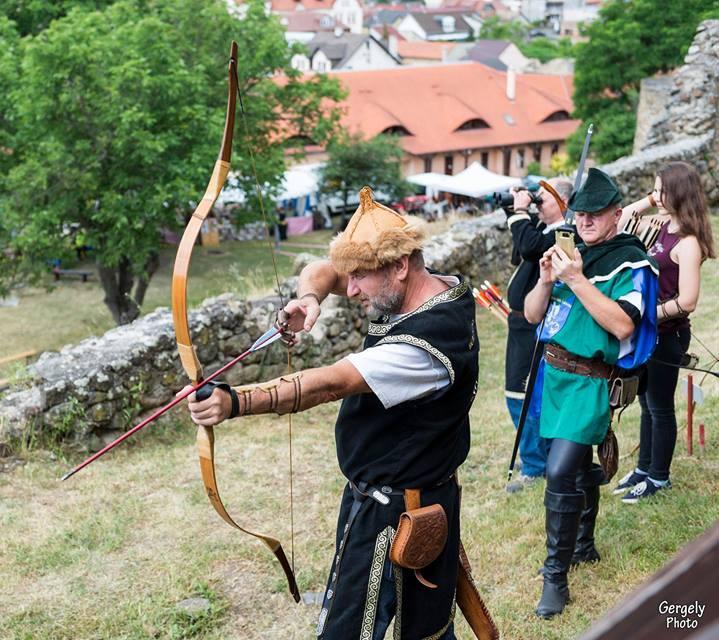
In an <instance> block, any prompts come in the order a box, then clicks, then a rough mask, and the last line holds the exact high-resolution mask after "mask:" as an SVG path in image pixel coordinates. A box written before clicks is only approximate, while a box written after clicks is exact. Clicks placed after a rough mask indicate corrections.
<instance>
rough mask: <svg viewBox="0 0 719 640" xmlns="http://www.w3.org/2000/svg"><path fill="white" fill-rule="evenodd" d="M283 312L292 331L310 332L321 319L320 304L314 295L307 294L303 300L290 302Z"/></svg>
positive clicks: (297, 299) (298, 299) (296, 299)
mask: <svg viewBox="0 0 719 640" xmlns="http://www.w3.org/2000/svg"><path fill="white" fill-rule="evenodd" d="M283 311H284V313H285V322H286V324H287V328H288V329H289V330H290V331H292V332H294V333H298V332H300V331H303V330H304V331H310V330H311V329H312V327H314V326H315V322H317V318H319V317H320V303H319V302H318V300H317V298H316V297H315V296H314V294H305V295H304V296H302V297H301V298H295V299H294V300H290V301H289V302H288V303H287V304H286V305H285V308H284V310H283Z"/></svg>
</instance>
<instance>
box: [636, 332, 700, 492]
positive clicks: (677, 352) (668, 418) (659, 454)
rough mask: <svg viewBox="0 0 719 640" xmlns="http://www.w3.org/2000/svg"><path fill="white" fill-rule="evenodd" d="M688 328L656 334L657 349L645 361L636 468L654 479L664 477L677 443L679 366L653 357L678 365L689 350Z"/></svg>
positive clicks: (689, 333) (667, 472) (667, 474)
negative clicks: (676, 407) (644, 389)
mask: <svg viewBox="0 0 719 640" xmlns="http://www.w3.org/2000/svg"><path fill="white" fill-rule="evenodd" d="M690 340H691V331H690V330H689V329H688V328H687V329H680V330H679V331H672V332H671V333H664V334H659V339H658V341H657V348H656V349H655V350H654V355H653V356H652V359H650V360H649V362H648V363H647V390H646V392H645V393H644V394H643V395H641V396H639V404H640V405H641V407H642V416H641V420H640V423H639V464H638V466H639V468H640V469H641V470H642V471H646V472H647V473H648V474H649V477H651V478H653V479H654V480H668V479H669V467H670V466H671V464H672V458H673V457H674V447H675V445H676V442H677V417H676V411H675V408H674V392H675V391H676V388H677V381H678V380H679V369H678V368H677V367H671V366H669V365H666V364H660V363H658V362H655V361H654V360H655V359H656V360H662V361H664V362H672V363H676V364H679V361H680V360H681V357H682V356H683V355H684V354H685V353H686V352H687V350H688V349H689V341H690Z"/></svg>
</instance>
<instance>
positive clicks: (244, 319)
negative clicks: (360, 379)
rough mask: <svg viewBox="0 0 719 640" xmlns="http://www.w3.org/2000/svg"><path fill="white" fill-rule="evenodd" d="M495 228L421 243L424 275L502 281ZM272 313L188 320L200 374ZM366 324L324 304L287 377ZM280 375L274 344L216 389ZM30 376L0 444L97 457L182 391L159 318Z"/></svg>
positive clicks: (271, 302)
mask: <svg viewBox="0 0 719 640" xmlns="http://www.w3.org/2000/svg"><path fill="white" fill-rule="evenodd" d="M504 221H505V217H504V215H503V214H501V213H496V214H492V215H489V216H485V217H483V218H477V219H472V220H467V221H461V222H458V223H455V224H454V225H453V226H452V227H451V228H450V229H449V230H448V231H447V232H446V233H443V234H441V235H440V236H437V237H436V238H434V239H433V240H431V241H430V242H429V243H428V245H427V248H426V252H425V256H426V261H427V264H428V266H430V267H432V268H434V269H437V270H439V271H443V272H448V273H462V274H464V275H466V276H468V277H469V278H470V279H472V280H474V281H475V282H477V281H481V280H483V279H484V278H490V279H495V280H498V281H500V282H502V281H504V280H505V278H506V277H507V276H508V272H509V265H510V262H509V257H510V249H511V246H510V243H511V239H510V235H509V233H508V232H507V231H506V224H505V222H504ZM296 282H297V278H291V279H289V280H288V281H286V282H285V283H284V284H283V295H284V296H285V297H288V296H292V295H293V293H294V290H295V287H296ZM277 303H278V300H277V298H271V297H270V298H264V299H261V300H244V299H241V298H239V297H237V296H236V295H233V294H224V295H221V296H218V297H215V298H210V299H208V300H205V301H204V302H203V303H202V304H201V305H200V306H199V308H197V309H194V310H192V311H191V312H190V317H189V320H190V327H191V331H192V335H193V341H194V344H195V345H196V346H197V348H198V354H199V358H200V361H201V362H202V363H203V365H204V366H205V368H206V370H207V371H208V372H211V371H214V370H216V369H217V368H219V367H220V366H221V365H222V364H225V363H226V362H228V361H229V360H230V359H231V358H232V357H234V356H236V355H237V354H238V353H241V352H242V351H244V350H245V349H246V348H247V347H248V346H249V345H250V344H252V341H253V340H255V339H256V338H257V337H258V336H259V335H261V334H262V332H263V331H265V330H266V329H267V327H268V326H270V325H271V323H272V321H273V319H274V313H275V309H276V308H277ZM366 322H367V320H366V318H365V317H364V314H363V312H362V309H361V307H360V306H359V305H358V304H356V303H354V302H353V301H350V300H347V299H345V298H341V297H336V296H330V298H329V299H328V300H326V301H325V302H324V303H323V305H322V315H321V316H320V320H319V321H318V323H317V324H316V326H315V327H314V328H313V330H312V332H311V333H310V334H309V335H305V336H303V339H302V340H301V342H300V343H299V344H298V345H297V346H296V347H295V348H294V349H293V354H292V360H293V366H294V368H295V369H302V368H307V367H314V366H319V365H323V364H328V363H330V362H334V361H335V360H337V359H339V358H340V357H342V356H344V355H346V354H348V353H350V352H352V351H356V350H358V349H359V348H360V346H361V344H362V340H363V337H364V333H365V331H364V330H365V325H366ZM285 370H286V352H285V350H284V349H283V348H282V346H281V345H279V344H275V345H273V346H272V347H270V348H268V349H265V350H262V351H260V352H258V353H256V354H253V355H252V356H251V357H249V358H248V359H247V360H244V361H243V362H242V363H240V364H238V365H237V366H236V367H235V368H234V369H232V370H230V371H229V372H228V373H227V376H226V377H225V379H226V380H227V381H228V382H230V383H231V384H241V383H248V382H256V381H258V380H266V379H268V378H272V377H275V376H277V375H280V374H281V373H283V372H284V371H285ZM29 373H30V378H29V380H27V381H26V382H25V383H24V384H21V385H16V386H15V387H13V388H11V389H10V390H9V391H8V392H6V393H5V394H4V396H2V397H1V398H0V442H1V441H3V440H5V441H10V440H13V439H17V438H27V437H28V436H29V435H30V434H31V433H44V434H46V435H48V436H50V437H60V438H62V439H63V440H64V441H65V442H67V443H69V444H71V445H75V446H77V447H78V448H81V449H91V450H96V449H99V448H100V447H101V446H103V445H104V444H106V443H107V442H109V441H110V440H112V439H114V438H115V437H117V436H118V435H120V433H122V432H123V431H125V430H126V429H128V428H129V427H130V426H131V425H132V423H133V422H134V421H135V420H136V419H137V416H138V415H140V414H142V413H146V412H149V411H150V410H152V409H155V408H157V407H159V406H162V405H163V404H165V403H167V402H168V401H169V400H171V399H172V397H173V394H174V393H175V392H176V391H177V390H178V389H180V388H181V387H182V386H183V385H184V384H185V382H186V378H185V374H184V372H183V371H182V369H181V367H180V363H179V359H178V356H177V350H176V345H175V340H174V333H173V327H172V315H171V313H170V311H169V310H168V309H157V310H156V311H154V312H153V313H150V314H148V315H146V316H143V317H142V318H139V319H138V320H136V321H135V322H133V323H132V324H129V325H125V326H122V327H117V328H115V329H112V330H111V331H108V332H107V333H106V334H105V335H103V336H101V337H94V338H88V339H87V340H84V341H83V342H81V343H79V344H77V345H73V346H67V347H65V348H63V349H62V350H61V351H60V352H52V353H50V352H48V353H44V354H43V355H42V356H41V357H40V358H39V359H38V361H37V362H36V363H34V364H33V365H32V366H31V367H30V368H29Z"/></svg>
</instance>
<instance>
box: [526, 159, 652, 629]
mask: <svg viewBox="0 0 719 640" xmlns="http://www.w3.org/2000/svg"><path fill="white" fill-rule="evenodd" d="M620 202H621V195H620V193H619V189H618V188H617V185H616V184H615V183H614V181H613V180H612V179H611V178H610V177H609V176H608V175H607V174H606V173H603V172H602V171H600V170H599V169H595V168H591V169H589V172H588V175H587V179H586V180H585V182H584V184H583V185H582V187H581V189H579V191H577V193H575V194H574V195H573V196H572V199H571V201H570V203H569V204H570V206H571V207H572V209H574V211H575V216H576V224H577V233H578V234H579V236H580V237H581V239H582V242H581V243H580V244H579V245H578V246H577V248H573V249H572V250H571V252H569V253H566V252H565V250H564V249H563V248H560V247H559V246H557V245H555V246H553V247H551V248H550V249H548V250H547V251H546V252H545V254H544V256H542V258H541V260H540V261H539V269H540V273H539V280H538V282H537V284H536V286H535V287H534V289H532V291H531V292H530V293H529V295H528V296H527V298H526V300H525V306H524V309H525V314H526V317H527V319H528V320H529V321H532V322H539V321H541V320H542V318H543V317H544V316H545V314H546V317H545V320H544V325H543V330H542V335H541V340H542V342H543V343H544V344H545V347H544V358H543V362H542V367H541V369H540V370H539V372H540V373H539V375H538V378H537V384H538V386H539V388H541V429H540V433H541V435H542V436H544V437H545V438H548V439H551V447H550V449H549V454H548V456H547V465H546V478H547V488H546V491H545V494H544V505H545V518H546V520H545V528H546V534H547V541H546V545H547V558H546V560H545V562H544V571H543V574H544V586H543V589H542V597H541V599H540V601H539V604H538V605H537V609H536V614H537V615H538V616H540V617H542V618H550V617H552V616H554V615H556V614H559V613H561V612H562V611H563V610H564V607H565V605H566V604H567V602H568V601H569V587H568V583H567V573H568V571H569V567H570V565H571V564H580V563H583V562H597V561H598V560H599V554H598V553H597V550H596V548H595V546H594V527H595V523H596V518H597V514H598V512H599V485H600V484H602V483H603V482H604V480H605V472H609V473H610V474H611V473H613V472H614V471H616V467H615V464H616V459H617V456H618V452H617V451H616V449H615V448H614V447H612V440H613V434H612V433H611V431H610V423H611V413H612V408H613V407H616V408H618V407H624V406H626V405H627V404H628V403H629V402H631V400H632V397H630V396H631V395H633V394H630V393H626V394H625V393H624V392H623V391H622V388H624V389H625V390H628V388H629V385H630V381H631V382H632V383H633V384H634V392H636V385H637V381H638V379H637V377H636V373H635V372H634V370H635V369H636V368H637V367H639V366H640V365H642V364H643V363H644V362H646V360H647V359H648V358H649V356H650V355H651V352H652V350H653V349H654V344H655V342H656V294H657V288H658V283H657V273H658V270H657V266H656V263H655V262H654V260H653V259H652V258H650V257H649V256H648V255H647V253H646V250H645V248H644V245H643V244H642V243H641V241H640V240H639V239H638V238H637V237H636V236H632V235H629V234H626V233H618V230H617V223H618V221H619V218H620V216H621V214H622V208H621V204H620ZM617 383H618V384H617ZM610 389H611V390H612V391H614V390H615V389H616V390H617V391H619V392H620V393H619V395H620V396H621V397H620V398H614V397H612V399H611V404H610V397H609V396H610V393H609V392H610ZM612 395H613V396H614V393H613V394H612ZM615 442H616V441H615ZM595 444H596V445H599V444H603V445H604V447H605V448H603V451H610V452H611V454H612V455H611V456H606V455H604V456H603V455H602V452H601V451H600V461H601V462H602V467H600V466H599V465H596V464H594V463H593V462H592V458H593V451H592V445H595ZM612 462H614V464H612ZM607 479H609V478H607Z"/></svg>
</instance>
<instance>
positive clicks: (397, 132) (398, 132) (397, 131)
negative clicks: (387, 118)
mask: <svg viewBox="0 0 719 640" xmlns="http://www.w3.org/2000/svg"><path fill="white" fill-rule="evenodd" d="M382 134H384V135H386V136H411V135H412V134H411V133H410V132H409V131H407V129H405V128H404V127H403V126H402V125H401V124H394V125H392V126H391V127H387V128H386V129H384V130H382Z"/></svg>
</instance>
